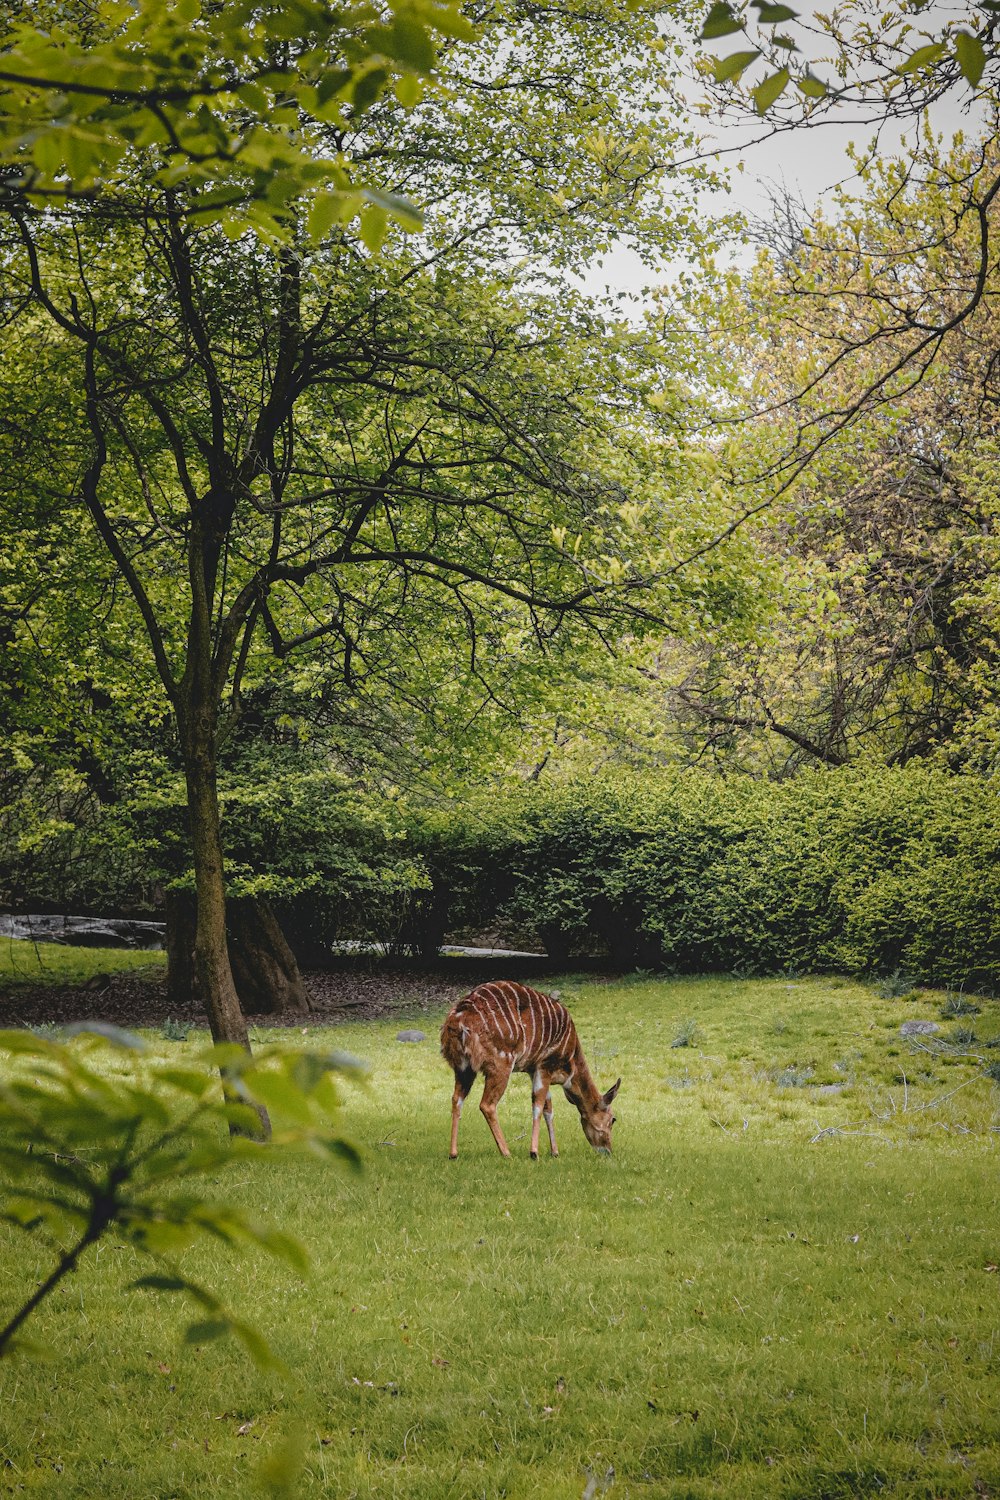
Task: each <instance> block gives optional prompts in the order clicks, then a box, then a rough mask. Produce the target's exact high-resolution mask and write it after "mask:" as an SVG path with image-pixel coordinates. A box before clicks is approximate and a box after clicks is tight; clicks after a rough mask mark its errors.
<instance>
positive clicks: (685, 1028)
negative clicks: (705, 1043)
mask: <svg viewBox="0 0 1000 1500" xmlns="http://www.w3.org/2000/svg"><path fill="white" fill-rule="evenodd" d="M700 1040H701V1032H700V1031H699V1029H698V1022H697V1021H694V1020H691V1019H688V1020H687V1021H682V1022H681V1025H680V1030H679V1031H678V1032H677V1034H676V1036H675V1037H674V1039H673V1041H672V1042H671V1043H670V1045H671V1047H695V1046H697V1044H698V1042H699V1041H700Z"/></svg>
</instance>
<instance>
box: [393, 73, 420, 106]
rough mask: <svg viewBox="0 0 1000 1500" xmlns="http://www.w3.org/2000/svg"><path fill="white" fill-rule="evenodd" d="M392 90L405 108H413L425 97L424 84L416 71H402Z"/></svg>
mask: <svg viewBox="0 0 1000 1500" xmlns="http://www.w3.org/2000/svg"><path fill="white" fill-rule="evenodd" d="M392 91H393V93H394V94H395V96H396V98H397V99H398V100H399V102H400V104H401V105H402V106H403V108H404V109H412V108H413V106H414V105H415V104H419V103H420V100H421V99H422V98H423V94H424V86H423V84H422V83H421V82H420V79H419V78H418V77H417V75H416V74H415V73H402V74H401V75H400V76H399V78H397V79H396V81H395V83H394V84H393V86H392Z"/></svg>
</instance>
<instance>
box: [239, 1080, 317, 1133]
mask: <svg viewBox="0 0 1000 1500" xmlns="http://www.w3.org/2000/svg"><path fill="white" fill-rule="evenodd" d="M246 1083H247V1086H248V1087H249V1089H250V1091H251V1093H252V1094H253V1096H254V1098H255V1099H259V1100H260V1102H261V1103H262V1104H264V1105H266V1106H267V1108H268V1109H269V1110H275V1111H277V1112H278V1113H279V1114H284V1115H288V1116H289V1117H290V1118H291V1119H293V1120H297V1121H298V1123H299V1124H300V1125H308V1124H309V1123H310V1122H311V1120H312V1114H311V1111H310V1109H309V1101H308V1099H307V1098H306V1096H305V1095H304V1094H303V1092H302V1090H301V1089H300V1088H297V1087H296V1085H295V1084H294V1083H293V1082H292V1080H291V1079H290V1078H288V1077H287V1076H285V1075H284V1074H282V1073H273V1072H270V1071H267V1070H265V1069H263V1068H261V1069H256V1068H255V1069H253V1070H252V1071H250V1072H248V1073H247V1075H246Z"/></svg>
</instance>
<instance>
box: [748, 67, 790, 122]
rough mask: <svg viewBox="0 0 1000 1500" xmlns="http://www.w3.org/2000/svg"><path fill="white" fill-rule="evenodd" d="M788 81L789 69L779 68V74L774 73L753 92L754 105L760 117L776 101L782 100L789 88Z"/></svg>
mask: <svg viewBox="0 0 1000 1500" xmlns="http://www.w3.org/2000/svg"><path fill="white" fill-rule="evenodd" d="M788 79H789V72H788V69H787V68H779V69H778V71H777V73H772V74H771V76H770V77H769V78H765V79H764V81H763V83H759V84H758V85H757V87H756V88H755V89H754V91H753V105H754V109H755V110H756V111H757V113H758V114H759V115H764V114H766V113H767V111H768V110H769V109H770V108H771V105H772V104H773V103H774V102H775V100H776V99H780V97H781V95H782V94H783V93H784V92H785V89H786V88H787V87H788Z"/></svg>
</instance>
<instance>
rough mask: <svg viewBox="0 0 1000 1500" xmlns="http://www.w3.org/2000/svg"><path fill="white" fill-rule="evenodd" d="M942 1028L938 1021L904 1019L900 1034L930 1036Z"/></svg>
mask: <svg viewBox="0 0 1000 1500" xmlns="http://www.w3.org/2000/svg"><path fill="white" fill-rule="evenodd" d="M940 1030H941V1028H940V1026H939V1025H938V1023H937V1022H936V1021H904V1022H903V1024H902V1026H901V1027H900V1028H899V1034H900V1036H930V1035H931V1034H932V1033H933V1032H935V1031H940Z"/></svg>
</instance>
